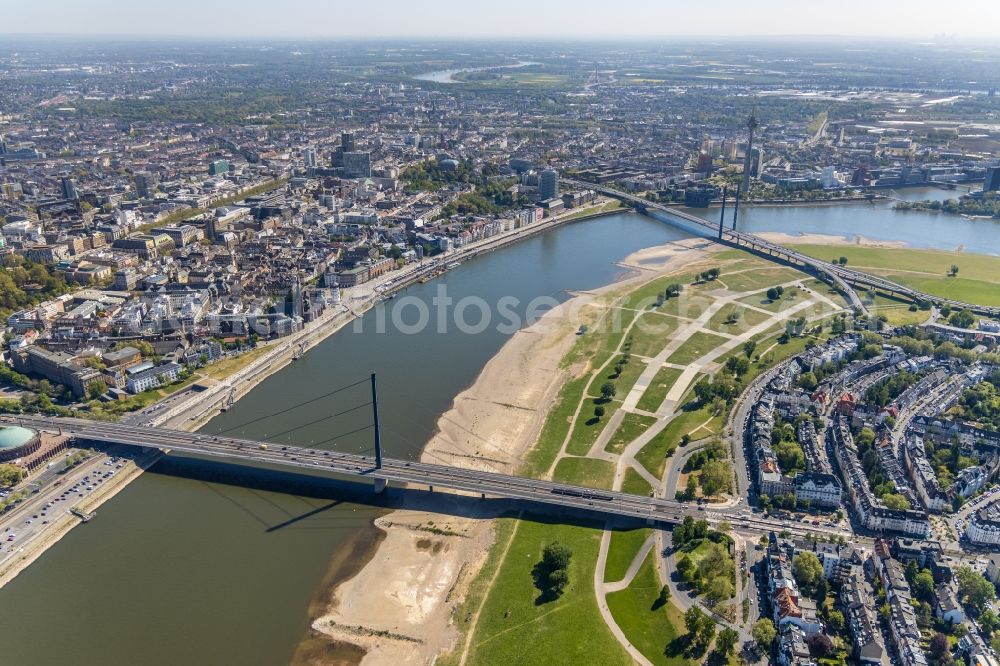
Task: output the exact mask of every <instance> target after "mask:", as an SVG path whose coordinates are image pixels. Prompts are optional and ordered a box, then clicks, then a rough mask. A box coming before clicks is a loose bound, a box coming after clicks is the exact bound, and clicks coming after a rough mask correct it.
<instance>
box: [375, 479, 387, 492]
mask: <svg viewBox="0 0 1000 666" xmlns="http://www.w3.org/2000/svg"><path fill="white" fill-rule="evenodd" d="M373 480H374V482H375V483H374V488H375V494H376V495H380V494H381V493H382V491H384V490H385V488H386V486H388V485H389V482H388V481H387V480H386V479H382V478H379V477H377V476H376V477H375V478H374V479H373Z"/></svg>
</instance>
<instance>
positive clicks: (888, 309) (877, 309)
mask: <svg viewBox="0 0 1000 666" xmlns="http://www.w3.org/2000/svg"><path fill="white" fill-rule="evenodd" d="M869 310H871V313H872V314H873V315H875V316H876V317H878V316H884V317H885V318H886V320H887V321H888V323H889V325H890V326H908V325H910V324H922V323H924V322H925V321H927V318H928V317H929V316H930V312H926V311H923V310H917V311H916V312H910V304H909V303H908V302H902V301H898V300H896V299H894V298H888V297H885V296H881V295H876V296H875V302H874V303H873V304H872V306H871V307H870V308H869Z"/></svg>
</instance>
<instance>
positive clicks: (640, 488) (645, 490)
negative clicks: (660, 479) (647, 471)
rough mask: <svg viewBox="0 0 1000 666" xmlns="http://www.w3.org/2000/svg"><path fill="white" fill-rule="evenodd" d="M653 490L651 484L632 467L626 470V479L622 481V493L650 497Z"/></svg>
mask: <svg viewBox="0 0 1000 666" xmlns="http://www.w3.org/2000/svg"><path fill="white" fill-rule="evenodd" d="M652 490H653V488H652V486H650V485H649V482H648V481H646V479H645V478H644V477H643V476H642V475H641V474H639V472H637V471H635V470H634V469H632V468H631V467H628V468H626V469H625V478H624V479H622V492H623V493H629V494H631V495H649V493H650V492H651V491H652Z"/></svg>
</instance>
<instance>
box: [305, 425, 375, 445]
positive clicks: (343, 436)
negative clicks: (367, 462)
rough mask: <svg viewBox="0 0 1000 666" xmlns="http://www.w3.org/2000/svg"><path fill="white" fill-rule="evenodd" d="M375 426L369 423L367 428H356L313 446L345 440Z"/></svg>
mask: <svg viewBox="0 0 1000 666" xmlns="http://www.w3.org/2000/svg"><path fill="white" fill-rule="evenodd" d="M373 426H374V424H373V423H369V424H368V425H366V426H361V427H360V428H355V429H354V430H348V431H347V432H342V433H340V434H339V435H335V436H334V437H330V438H328V439H324V440H320V441H318V442H316V443H315V444H312V445H311V446H319V445H320V444H329V443H330V442H335V441H337V440H338V439H343V438H345V437H347V436H349V435H355V434H357V433H359V432H364V431H365V430H368V429H369V428H371V427H373ZM364 450H365V451H367V450H369V449H364Z"/></svg>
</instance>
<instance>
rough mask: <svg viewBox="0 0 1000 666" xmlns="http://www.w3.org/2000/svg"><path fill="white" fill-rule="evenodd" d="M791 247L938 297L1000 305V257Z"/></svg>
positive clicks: (903, 249)
mask: <svg viewBox="0 0 1000 666" xmlns="http://www.w3.org/2000/svg"><path fill="white" fill-rule="evenodd" d="M791 247H792V248H793V249H796V250H799V251H800V252H804V253H805V254H808V255H810V256H813V257H816V258H818V259H825V260H827V261H829V260H831V259H834V258H838V257H847V265H848V267H850V268H857V269H858V270H863V271H868V272H871V273H873V274H876V275H884V276H886V277H888V278H891V279H892V280H893V281H895V282H899V283H901V284H905V285H907V286H910V287H913V288H914V289H919V290H920V291H923V292H926V293H928V294H933V295H935V296H941V297H943V298H954V299H957V300H961V301H967V302H971V303H980V304H982V305H1000V257H991V256H986V255H977V254H965V253H961V252H943V251H939V250H914V249H908V248H876V247H852V246H846V247H845V246H825V245H793V246H791ZM952 264H955V265H956V266H958V268H959V272H958V276H956V277H948V272H949V270H950V269H951V266H952Z"/></svg>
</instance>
